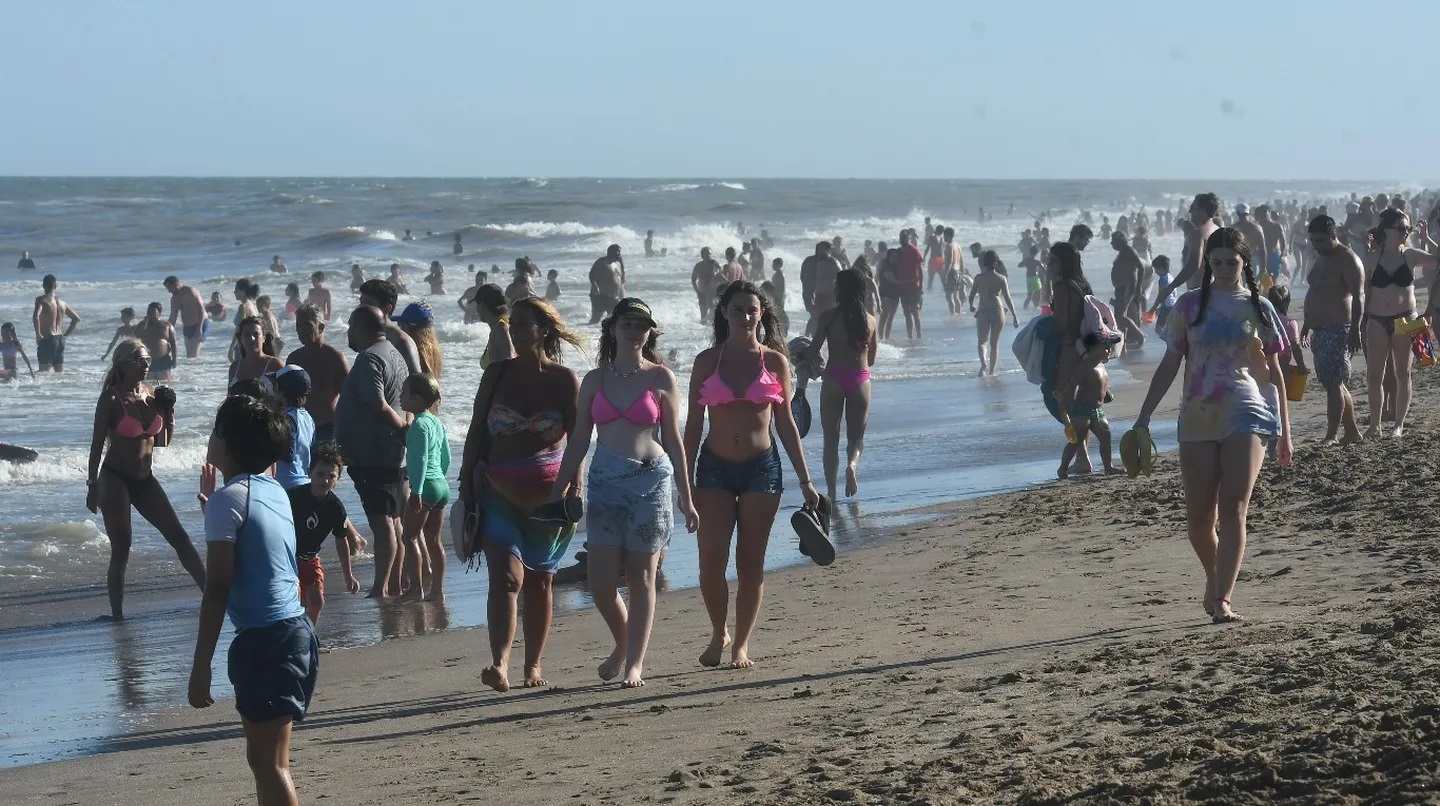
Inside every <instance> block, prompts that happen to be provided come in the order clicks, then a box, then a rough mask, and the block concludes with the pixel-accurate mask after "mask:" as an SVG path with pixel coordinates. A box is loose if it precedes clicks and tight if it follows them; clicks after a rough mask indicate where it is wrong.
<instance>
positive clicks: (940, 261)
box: [930, 255, 945, 274]
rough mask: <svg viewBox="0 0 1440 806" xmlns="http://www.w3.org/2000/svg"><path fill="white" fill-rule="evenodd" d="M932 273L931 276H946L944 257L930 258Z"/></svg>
mask: <svg viewBox="0 0 1440 806" xmlns="http://www.w3.org/2000/svg"><path fill="white" fill-rule="evenodd" d="M930 273H931V274H944V273H945V258H944V257H942V256H941V255H935V256H933V257H931V258H930Z"/></svg>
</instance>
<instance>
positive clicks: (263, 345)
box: [235, 316, 275, 360]
mask: <svg viewBox="0 0 1440 806" xmlns="http://www.w3.org/2000/svg"><path fill="white" fill-rule="evenodd" d="M250 325H254V326H255V327H258V328H260V351H261V352H263V353H264V354H266V355H268V356H274V355H275V353H274V352H272V350H273V349H274V346H275V341H274V338H275V337H274V336H272V335H271V334H270V333H268V332H267V331H266V330H265V320H263V319H261V318H260V317H258V316H247V317H245V318H244V319H241V320H240V323H239V324H237V325H235V350H236V355H238V356H239V357H240V358H241V359H242V360H243V359H245V358H249V356H248V355H247V354H246V353H245V342H243V341H241V340H240V331H242V330H244V329H245V328H247V327H249V326H250Z"/></svg>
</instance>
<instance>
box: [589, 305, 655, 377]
mask: <svg viewBox="0 0 1440 806" xmlns="http://www.w3.org/2000/svg"><path fill="white" fill-rule="evenodd" d="M616 321H617V319H616V317H615V316H614V315H610V316H607V317H605V318H604V319H603V320H601V322H600V363H602V364H605V363H608V362H611V361H614V360H615V353H617V352H619V350H620V344H619V342H618V341H616V339H615V323H616ZM659 340H660V329H659V328H658V327H651V328H650V338H648V339H646V340H645V346H644V347H641V348H640V356H641V357H642V358H644V359H645V360H646V361H649V362H650V363H652V364H660V365H661V366H664V364H665V359H664V358H662V357H661V356H660V350H659V349H658V348H657V347H656V346H655V345H656V343H657V342H658V341H659Z"/></svg>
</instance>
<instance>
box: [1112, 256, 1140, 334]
mask: <svg viewBox="0 0 1440 806" xmlns="http://www.w3.org/2000/svg"><path fill="white" fill-rule="evenodd" d="M1110 246H1111V247H1113V248H1114V249H1115V262H1114V263H1113V264H1111V266H1110V283H1111V285H1113V286H1114V288H1115V299H1114V302H1115V308H1114V310H1113V311H1112V312H1113V313H1114V314H1115V324H1117V325H1119V326H1120V330H1121V331H1123V332H1124V333H1125V344H1126V346H1127V347H1128V346H1135V347H1139V346H1140V345H1142V344H1144V343H1145V332H1144V331H1143V330H1141V329H1140V322H1139V319H1140V306H1141V302H1142V300H1141V298H1140V284H1141V282H1142V281H1143V280H1144V279H1145V263H1144V262H1143V261H1142V260H1140V255H1139V254H1138V253H1136V251H1135V248H1134V247H1132V246H1131V245H1130V239H1128V238H1126V237H1125V233H1123V232H1121V231H1120V230H1118V229H1117V230H1115V231H1113V232H1112V233H1111V234H1110Z"/></svg>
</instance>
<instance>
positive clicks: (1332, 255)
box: [1300, 215, 1365, 445]
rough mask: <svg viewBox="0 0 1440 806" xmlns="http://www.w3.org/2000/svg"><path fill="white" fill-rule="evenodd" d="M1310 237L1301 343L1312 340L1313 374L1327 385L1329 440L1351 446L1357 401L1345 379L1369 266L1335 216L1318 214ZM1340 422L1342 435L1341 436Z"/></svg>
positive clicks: (1357, 342) (1356, 347)
mask: <svg viewBox="0 0 1440 806" xmlns="http://www.w3.org/2000/svg"><path fill="white" fill-rule="evenodd" d="M1309 236H1310V245H1311V247H1313V248H1314V250H1315V263H1314V265H1313V266H1312V267H1311V268H1310V277H1309V284H1310V287H1309V289H1308V290H1307V291H1306V293H1305V324H1304V327H1302V328H1301V330H1300V344H1301V345H1302V346H1304V345H1307V344H1308V345H1309V347H1310V349H1311V351H1312V352H1313V353H1314V354H1315V361H1314V365H1315V379H1316V380H1318V381H1320V385H1321V386H1324V387H1325V394H1326V404H1325V413H1326V417H1327V421H1328V422H1327V426H1326V429H1325V443H1326V444H1327V445H1334V444H1336V443H1337V441H1338V443H1339V444H1344V445H1348V444H1350V443H1352V442H1359V441H1360V440H1361V439H1362V437H1361V436H1360V428H1359V427H1358V426H1357V425H1356V424H1355V400H1354V398H1352V397H1351V396H1350V390H1349V389H1348V388H1346V386H1345V382H1346V381H1348V380H1350V356H1352V355H1354V354H1355V353H1356V352H1358V351H1359V350H1360V317H1361V316H1362V315H1363V313H1364V310H1365V305H1364V291H1365V271H1364V268H1363V267H1362V265H1361V263H1360V257H1359V256H1358V255H1356V254H1355V253H1354V252H1353V251H1352V250H1351V249H1350V247H1348V246H1345V245H1343V244H1341V243H1340V238H1339V233H1338V227H1336V225H1335V219H1333V218H1331V217H1330V216H1326V215H1322V216H1316V217H1315V218H1314V219H1312V220H1311V221H1310V227H1309ZM1342 424H1343V425H1344V426H1345V436H1344V438H1343V439H1342V438H1339V435H1340V426H1341V425H1342Z"/></svg>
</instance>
